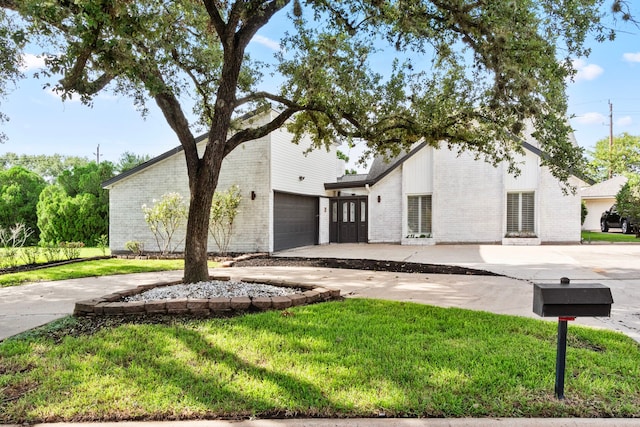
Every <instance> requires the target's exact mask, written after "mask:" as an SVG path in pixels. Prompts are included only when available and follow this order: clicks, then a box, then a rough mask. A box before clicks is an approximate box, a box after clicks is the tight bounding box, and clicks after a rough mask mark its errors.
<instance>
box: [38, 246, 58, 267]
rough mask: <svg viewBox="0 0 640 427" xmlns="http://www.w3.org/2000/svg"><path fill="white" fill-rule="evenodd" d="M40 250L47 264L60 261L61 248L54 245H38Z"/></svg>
mask: <svg viewBox="0 0 640 427" xmlns="http://www.w3.org/2000/svg"><path fill="white" fill-rule="evenodd" d="M40 250H41V251H42V254H43V255H44V258H45V259H46V260H47V262H54V261H60V260H61V259H62V248H61V247H60V246H58V245H57V244H55V243H40Z"/></svg>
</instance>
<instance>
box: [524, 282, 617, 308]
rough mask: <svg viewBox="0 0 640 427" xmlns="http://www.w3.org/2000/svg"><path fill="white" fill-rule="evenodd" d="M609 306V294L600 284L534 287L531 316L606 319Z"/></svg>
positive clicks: (540, 284) (542, 285)
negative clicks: (534, 314)
mask: <svg viewBox="0 0 640 427" xmlns="http://www.w3.org/2000/svg"><path fill="white" fill-rule="evenodd" d="M612 303H613V297H612V296H611V290H610V289H609V288H608V287H606V286H604V285H601V284H599V283H581V284H571V285H570V284H569V279H565V280H563V281H562V282H561V283H560V284H556V283H535V284H534V285H533V312H534V313H536V314H537V315H539V316H542V317H556V316H560V317H581V316H594V317H595V316H603V317H608V316H610V315H611V304H612Z"/></svg>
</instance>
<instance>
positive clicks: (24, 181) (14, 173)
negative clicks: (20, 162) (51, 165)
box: [0, 166, 46, 244]
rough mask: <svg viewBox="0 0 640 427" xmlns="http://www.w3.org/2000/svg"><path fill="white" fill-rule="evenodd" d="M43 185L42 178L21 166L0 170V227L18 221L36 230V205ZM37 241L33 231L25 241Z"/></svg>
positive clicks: (6, 226)
mask: <svg viewBox="0 0 640 427" xmlns="http://www.w3.org/2000/svg"><path fill="white" fill-rule="evenodd" d="M45 186H46V183H45V181H44V179H42V178H41V177H40V176H39V175H37V174H35V173H33V172H31V171H28V170H27V169H25V168H23V167H21V166H14V167H12V168H10V169H8V170H0V227H3V228H8V227H10V226H12V225H13V224H15V223H16V222H18V223H22V224H24V225H25V226H26V227H28V228H29V229H31V230H37V229H38V218H37V215H36V205H37V203H38V198H39V197H40V193H41V192H42V190H43V189H44V188H45ZM37 241H38V234H37V233H34V234H33V236H31V238H30V240H29V241H28V242H27V243H29V244H30V243H34V242H37Z"/></svg>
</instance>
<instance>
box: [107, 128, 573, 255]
mask: <svg viewBox="0 0 640 427" xmlns="http://www.w3.org/2000/svg"><path fill="white" fill-rule="evenodd" d="M268 117H269V116H268ZM268 117H267V118H268ZM291 141H292V135H291V134H290V133H289V132H288V131H286V130H285V129H280V130H277V131H275V132H273V133H272V134H270V135H268V136H266V137H264V138H261V139H259V140H256V141H250V142H247V143H245V144H243V145H242V146H240V147H238V148H237V149H235V150H234V151H233V152H232V153H231V154H230V155H229V156H227V158H226V159H225V160H224V163H223V165H222V170H221V174H220V180H219V185H218V189H219V190H225V189H227V188H229V187H230V186H231V185H234V184H237V185H238V186H239V187H240V191H241V195H242V201H241V204H240V208H239V210H240V213H239V215H238V217H237V219H236V223H235V224H236V225H235V227H234V229H235V232H234V235H233V238H232V240H231V245H230V247H229V251H230V252H254V251H261V252H262V251H265V252H274V251H279V250H282V249H287V248H293V247H299V246H306V245H314V244H325V243H333V242H335V243H344V242H362V243H366V242H370V243H376V242H389V243H401V244H438V243H498V244H500V243H502V244H541V243H561V242H562V243H578V242H580V196H579V195H571V194H568V195H567V194H564V193H563V191H562V185H561V184H560V183H559V182H558V180H557V179H555V178H554V177H553V176H552V175H551V173H550V171H549V170H548V169H547V168H546V167H541V166H540V155H541V152H540V151H539V150H538V148H537V147H536V146H535V145H533V143H531V142H523V145H524V148H525V155H523V156H522V157H521V158H520V159H519V163H520V168H521V171H522V173H521V175H520V176H519V177H517V178H514V177H513V176H511V175H509V174H508V173H507V167H506V166H505V165H498V166H497V167H494V166H492V165H490V164H488V163H485V162H484V161H482V160H476V159H475V158H474V156H473V155H472V154H469V153H462V154H460V155H459V154H458V153H456V152H452V151H450V150H448V149H446V148H441V149H437V148H434V147H431V146H428V145H426V144H416V145H415V146H414V148H413V149H412V150H411V151H410V152H409V153H404V154H402V155H400V156H398V157H396V158H394V159H390V160H389V161H385V160H384V159H383V158H381V157H380V158H377V159H375V160H374V162H373V164H372V166H371V169H370V171H369V173H368V174H366V175H362V174H361V175H344V176H342V177H341V178H339V179H338V178H336V177H337V176H338V175H342V173H343V172H344V168H343V167H341V161H340V160H338V159H337V157H336V150H335V147H332V148H331V149H330V150H329V151H326V150H322V149H319V150H314V151H312V152H310V153H308V154H305V151H306V149H307V148H308V147H309V145H310V141H309V140H308V139H304V140H303V141H302V142H301V144H300V145H295V144H292V143H291ZM205 142H206V141H205V140H204V139H201V140H200V144H201V146H202V147H204V143H205ZM571 183H572V184H573V185H575V186H577V187H580V186H582V185H584V183H583V182H582V181H579V180H578V179H576V178H572V182H571ZM104 187H105V188H107V189H109V192H110V247H111V250H112V252H113V253H119V252H125V251H126V250H125V244H126V242H127V241H130V240H137V241H142V242H144V245H145V248H146V250H147V251H154V250H157V246H156V244H155V241H154V238H153V235H152V234H151V232H150V231H149V229H148V227H147V224H146V223H145V222H144V218H143V215H142V210H141V206H142V205H143V204H147V205H150V204H152V203H153V200H154V199H160V197H161V196H162V195H163V194H165V193H168V192H178V193H180V194H182V195H183V196H184V198H185V200H188V196H189V190H188V184H187V172H186V165H185V160H184V154H183V151H182V149H181V147H178V148H176V149H174V150H172V151H169V152H167V153H165V154H163V155H161V156H159V157H157V158H155V159H152V160H150V161H149V162H147V163H144V164H143V165H140V166H138V167H137V168H135V169H132V170H130V171H128V172H125V173H123V174H121V175H119V176H116V177H115V178H112V179H111V180H109V181H107V182H105V183H104ZM181 235H182V236H184V232H182V234H181ZM178 250H182V246H180V247H178ZM209 251H211V252H216V251H217V248H216V247H215V244H214V242H213V239H212V238H210V239H209Z"/></svg>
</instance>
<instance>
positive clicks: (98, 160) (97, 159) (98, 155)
mask: <svg viewBox="0 0 640 427" xmlns="http://www.w3.org/2000/svg"><path fill="white" fill-rule="evenodd" d="M93 154H95V156H96V163H97V164H100V156H101V154H100V144H98V148H96V152H95V153H93Z"/></svg>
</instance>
